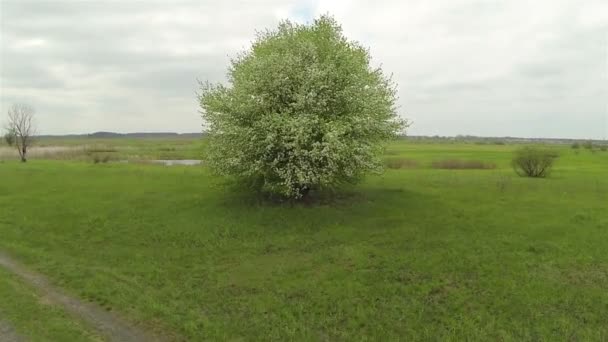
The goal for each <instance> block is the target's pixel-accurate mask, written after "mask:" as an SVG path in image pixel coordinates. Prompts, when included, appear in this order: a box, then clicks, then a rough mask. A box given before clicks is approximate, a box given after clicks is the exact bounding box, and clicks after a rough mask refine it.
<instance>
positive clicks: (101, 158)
mask: <svg viewBox="0 0 608 342" xmlns="http://www.w3.org/2000/svg"><path fill="white" fill-rule="evenodd" d="M110 160H111V158H110V155H109V154H94V155H93V163H94V164H99V163H107V162H109V161H110Z"/></svg>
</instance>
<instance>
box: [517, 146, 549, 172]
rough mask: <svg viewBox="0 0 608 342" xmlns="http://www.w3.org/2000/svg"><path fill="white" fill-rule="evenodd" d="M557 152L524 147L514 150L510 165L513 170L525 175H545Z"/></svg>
mask: <svg viewBox="0 0 608 342" xmlns="http://www.w3.org/2000/svg"><path fill="white" fill-rule="evenodd" d="M557 157H558V156H557V154H556V153H555V152H553V151H549V150H544V149H539V148H533V147H524V148H522V149H519V150H517V151H515V156H514V157H513V161H512V165H513V169H514V170H515V172H517V174H518V175H520V176H522V177H523V176H525V177H539V178H542V177H546V176H548V175H549V172H550V171H551V168H552V167H553V163H554V162H555V159H557Z"/></svg>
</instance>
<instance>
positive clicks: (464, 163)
mask: <svg viewBox="0 0 608 342" xmlns="http://www.w3.org/2000/svg"><path fill="white" fill-rule="evenodd" d="M431 166H432V167H433V168H434V169H457V170H458V169H460V170H466V169H469V170H474V169H477V170H488V169H495V168H496V164H494V163H485V162H482V161H480V160H459V159H446V160H439V161H434V162H433V163H432V164H431Z"/></svg>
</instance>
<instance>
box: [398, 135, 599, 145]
mask: <svg viewBox="0 0 608 342" xmlns="http://www.w3.org/2000/svg"><path fill="white" fill-rule="evenodd" d="M400 138H401V139H406V140H410V141H418V142H444V143H453V142H464V143H473V144H480V145H486V144H487V145H505V144H518V143H523V144H525V143H544V144H572V143H576V142H591V143H593V144H600V145H602V144H605V143H606V141H605V140H594V139H565V138H519V137H477V136H472V135H457V136H455V137H445V136H438V135H435V136H423V135H408V136H401V137H400Z"/></svg>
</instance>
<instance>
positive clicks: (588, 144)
mask: <svg viewBox="0 0 608 342" xmlns="http://www.w3.org/2000/svg"><path fill="white" fill-rule="evenodd" d="M583 148H586V149H588V150H592V149H593V142H592V141H591V140H588V141H585V142H584V143H583Z"/></svg>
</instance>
